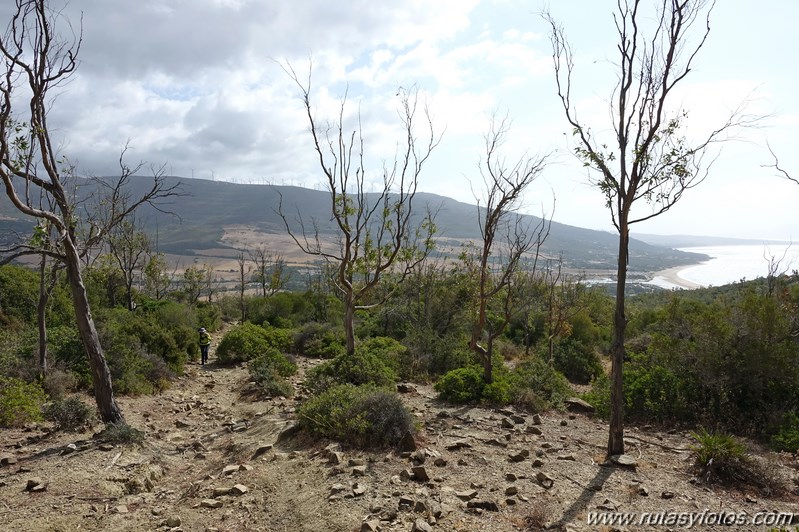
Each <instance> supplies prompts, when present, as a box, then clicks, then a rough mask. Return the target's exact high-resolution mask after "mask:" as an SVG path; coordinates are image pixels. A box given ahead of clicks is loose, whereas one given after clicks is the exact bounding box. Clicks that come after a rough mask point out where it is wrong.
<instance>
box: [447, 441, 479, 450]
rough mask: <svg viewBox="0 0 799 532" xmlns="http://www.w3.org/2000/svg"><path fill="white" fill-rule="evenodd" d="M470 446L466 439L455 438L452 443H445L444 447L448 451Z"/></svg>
mask: <svg viewBox="0 0 799 532" xmlns="http://www.w3.org/2000/svg"><path fill="white" fill-rule="evenodd" d="M471 447H472V445H471V444H470V443H469V442H467V441H466V440H456V441H454V442H452V443H449V444H447V446H446V447H445V449H446V450H448V451H457V450H458V449H471Z"/></svg>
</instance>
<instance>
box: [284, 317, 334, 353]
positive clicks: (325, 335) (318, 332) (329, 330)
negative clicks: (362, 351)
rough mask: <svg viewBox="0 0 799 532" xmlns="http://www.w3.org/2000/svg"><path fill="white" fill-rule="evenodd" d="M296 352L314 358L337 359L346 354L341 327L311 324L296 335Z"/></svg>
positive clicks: (304, 326) (306, 325)
mask: <svg viewBox="0 0 799 532" xmlns="http://www.w3.org/2000/svg"><path fill="white" fill-rule="evenodd" d="M294 351H295V353H297V354H298V355H303V356H306V357H313V358H328V359H330V358H335V357H337V356H339V355H342V354H344V352H345V348H344V333H343V331H341V328H340V327H338V328H337V327H333V326H332V325H330V324H327V323H317V322H311V323H306V324H305V325H303V326H302V327H301V328H300V330H299V331H298V332H297V333H296V334H295V335H294Z"/></svg>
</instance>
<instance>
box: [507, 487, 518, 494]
mask: <svg viewBox="0 0 799 532" xmlns="http://www.w3.org/2000/svg"><path fill="white" fill-rule="evenodd" d="M517 493H519V488H517V487H516V486H508V487H507V488H505V495H516V494H517Z"/></svg>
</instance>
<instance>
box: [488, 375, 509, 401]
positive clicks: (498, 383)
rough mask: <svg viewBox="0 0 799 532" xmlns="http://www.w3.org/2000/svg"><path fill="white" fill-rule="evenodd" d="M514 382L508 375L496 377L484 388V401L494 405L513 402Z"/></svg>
mask: <svg viewBox="0 0 799 532" xmlns="http://www.w3.org/2000/svg"><path fill="white" fill-rule="evenodd" d="M513 399H514V391H513V383H512V382H511V379H510V378H508V377H507V376H502V377H498V378H495V379H494V381H493V382H492V383H491V384H486V385H485V388H483V402H485V403H488V404H492V405H507V404H509V403H511V402H513Z"/></svg>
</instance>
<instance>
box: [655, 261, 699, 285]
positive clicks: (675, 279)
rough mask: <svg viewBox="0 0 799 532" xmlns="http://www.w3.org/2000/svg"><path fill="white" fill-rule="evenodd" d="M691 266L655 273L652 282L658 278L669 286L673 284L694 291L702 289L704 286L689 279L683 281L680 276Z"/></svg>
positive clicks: (676, 267)
mask: <svg viewBox="0 0 799 532" xmlns="http://www.w3.org/2000/svg"><path fill="white" fill-rule="evenodd" d="M689 267H690V265H689V266H675V267H674V268H668V269H666V270H660V271H657V272H655V273H654V276H653V277H652V281H655V280H657V279H658V278H660V279H663V280H664V281H666V282H667V283H669V284H673V285H675V286H676V287H678V288H682V289H685V290H693V289H695V288H702V285H701V284H699V283H695V282H693V281H689V280H687V279H683V278H682V277H680V276H679V273H680V272H681V271H683V270H685V269H686V268H689Z"/></svg>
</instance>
